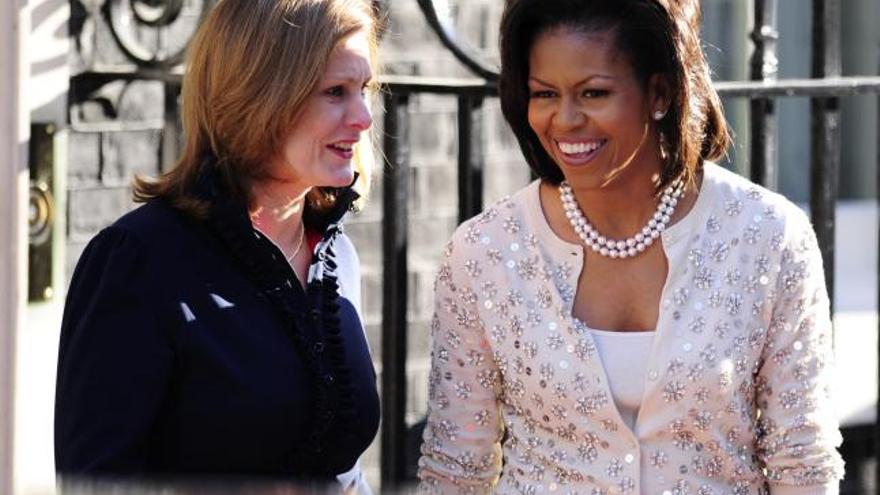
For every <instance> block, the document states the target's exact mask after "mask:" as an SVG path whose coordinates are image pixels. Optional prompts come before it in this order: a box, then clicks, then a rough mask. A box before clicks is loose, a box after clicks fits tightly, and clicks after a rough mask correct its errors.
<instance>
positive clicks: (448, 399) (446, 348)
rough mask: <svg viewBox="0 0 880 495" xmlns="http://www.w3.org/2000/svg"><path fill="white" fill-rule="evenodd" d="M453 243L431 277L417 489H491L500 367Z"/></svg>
mask: <svg viewBox="0 0 880 495" xmlns="http://www.w3.org/2000/svg"><path fill="white" fill-rule="evenodd" d="M460 247H461V246H456V245H455V243H454V241H453V243H451V244H450V245H449V246H448V247H447V251H446V259H445V261H444V263H443V264H442V265H441V267H440V271H439V273H438V275H437V279H436V282H435V306H434V316H433V319H432V322H431V336H432V340H433V344H432V351H431V371H430V376H429V383H428V419H427V425H426V427H425V432H424V438H423V443H422V449H421V450H422V457H421V459H419V471H418V475H419V479H420V485H419V491H421V492H431V493H459V492H460V493H491V492H492V489H493V487H494V486H495V483H496V482H497V480H498V477H499V474H500V472H501V443H500V442H501V436H502V432H503V428H502V422H501V411H500V407H499V404H500V402H499V397H500V394H501V389H500V374H499V371H498V369H497V367H496V366H495V362H494V360H493V356H492V352H491V349H490V345H489V342H488V340H487V339H486V332H485V328H484V327H483V322H482V320H481V319H480V316H479V313H478V311H477V306H476V299H477V298H476V294H475V293H474V291H473V289H472V288H471V287H472V285H473V284H472V281H473V278H472V276H471V275H473V274H474V273H475V271H474V270H471V269H466V263H471V265H470V266H471V267H473V264H472V263H474V261H473V260H467V259H465V256H466V255H467V254H466V253H464V252H462V250H461V249H460Z"/></svg>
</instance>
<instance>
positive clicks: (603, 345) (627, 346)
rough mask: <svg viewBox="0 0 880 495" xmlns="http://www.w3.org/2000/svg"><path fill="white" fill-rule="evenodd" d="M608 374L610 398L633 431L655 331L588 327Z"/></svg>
mask: <svg viewBox="0 0 880 495" xmlns="http://www.w3.org/2000/svg"><path fill="white" fill-rule="evenodd" d="M587 330H588V331H589V332H590V334H591V335H592V336H593V342H595V343H596V352H597V353H598V354H599V358H600V359H601V361H602V365H603V367H604V368H605V374H606V375H608V388H609V389H610V390H611V398H612V399H614V404H615V405H616V406H617V409H618V411H620V418H621V419H622V420H623V422H624V423H626V426H627V427H628V428H629V429H631V430H635V425H636V416H638V414H639V407H640V406H641V405H642V394H643V393H644V391H645V378H646V377H645V373H646V370H645V365H646V363H647V362H648V357H649V356H650V355H651V344H652V343H653V342H654V332H653V331H645V332H610V331H607V330H596V329H593V328H587Z"/></svg>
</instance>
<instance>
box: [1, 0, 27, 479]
mask: <svg viewBox="0 0 880 495" xmlns="http://www.w3.org/2000/svg"><path fill="white" fill-rule="evenodd" d="M27 33H28V18H27V8H26V4H25V2H24V1H23V0H18V1H4V2H0V493H12V491H13V476H12V460H13V452H14V449H13V440H14V439H13V433H12V432H13V421H14V418H13V404H12V402H13V401H12V398H13V393H14V387H13V383H14V370H15V343H16V333H17V331H18V327H19V322H20V321H21V319H22V315H23V313H24V299H25V297H24V294H26V290H27V286H26V281H25V278H24V273H25V270H24V267H26V266H27V265H26V254H27V245H26V239H27V238H26V234H25V222H24V198H25V197H26V196H25V192H26V191H27V189H26V185H27V166H26V161H27V147H26V146H27V139H28V129H29V128H28V117H27V113H26V111H25V108H24V107H25V105H24V104H22V103H21V102H22V89H23V87H24V85H23V81H24V78H25V77H26V75H27V67H26V65H25V62H26V61H27V57H26V56H25V54H26V51H25V49H26V45H25V39H26V36H27Z"/></svg>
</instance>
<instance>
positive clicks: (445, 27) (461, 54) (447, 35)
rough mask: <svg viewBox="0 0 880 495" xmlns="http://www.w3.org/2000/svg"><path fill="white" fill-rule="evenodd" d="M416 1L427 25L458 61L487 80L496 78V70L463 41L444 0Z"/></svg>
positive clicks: (495, 79)
mask: <svg viewBox="0 0 880 495" xmlns="http://www.w3.org/2000/svg"><path fill="white" fill-rule="evenodd" d="M418 2H419V7H420V8H421V9H422V12H423V13H424V14H425V19H426V20H427V21H428V25H429V26H431V29H433V30H434V32H436V33H437V35H438V36H439V37H440V41H441V42H442V43H443V46H445V47H446V48H448V49H449V51H451V52H452V54H453V55H455V58H457V59H458V61H459V62H461V63H462V64H464V66H465V67H467V68H468V69H470V70H471V71H472V72H474V73H475V74H477V75H478V76H480V77H482V78H483V79H486V80H487V81H497V80H498V71H497V70H495V69H493V68H491V67H490V66H489V65H488V64H487V63H486V62H485V61H483V60H481V57H480V55H479V54H478V52H477V51H476V50H475V49H474V48H473V47H471V46H470V45H469V44H468V43H467V42H466V41H464V39H463V37H462V36H461V35H460V34H459V33H458V31H457V30H456V29H455V23H454V22H453V19H451V17H450V16H449V9H448V8H446V7H445V5H446V4H447V2H446V1H445V0H441V1H437V0H418ZM437 4H440V7H441V8H438V5H437Z"/></svg>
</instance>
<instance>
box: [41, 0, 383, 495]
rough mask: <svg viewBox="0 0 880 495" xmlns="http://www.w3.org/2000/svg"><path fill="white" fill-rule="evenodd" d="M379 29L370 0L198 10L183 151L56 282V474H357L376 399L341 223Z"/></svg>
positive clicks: (231, 2)
mask: <svg viewBox="0 0 880 495" xmlns="http://www.w3.org/2000/svg"><path fill="white" fill-rule="evenodd" d="M378 29H379V26H378V20H377V17H376V13H375V12H374V10H373V7H372V5H371V4H370V2H369V1H368V0H221V1H219V2H218V3H217V5H216V6H215V7H214V8H213V9H212V11H211V12H210V13H209V14H208V16H207V17H206V19H205V21H204V23H203V24H202V25H201V27H200V28H199V31H198V33H197V34H196V36H195V38H194V40H193V42H192V46H191V47H190V52H189V58H188V63H187V69H186V74H185V76H184V80H183V94H182V99H183V101H182V108H183V110H182V112H183V127H184V134H185V139H186V145H185V149H184V152H183V155H182V157H181V158H180V161H179V162H178V163H177V165H176V166H175V167H174V168H173V169H172V170H171V171H170V172H168V173H167V174H165V175H164V176H162V177H161V178H159V179H156V180H147V179H138V180H137V181H136V184H135V199H136V200H138V201H140V202H143V203H145V204H144V205H143V206H141V207H139V208H137V209H136V210H134V211H133V212H131V213H129V214H127V215H125V216H123V217H122V218H120V219H119V220H118V221H117V222H115V223H114V224H113V225H112V226H110V227H108V228H106V229H104V230H103V231H102V232H101V233H99V234H98V235H97V236H96V237H95V238H94V239H93V240H92V241H91V242H90V243H89V245H88V247H87V248H86V250H85V251H84V253H83V254H82V257H81V258H80V260H79V263H78V265H77V268H76V271H75V273H74V276H73V279H72V281H71V284H70V290H69V293H68V299H67V303H66V307H65V313H64V321H63V324H62V329H61V346H60V355H59V361H58V382H57V390H56V416H55V433H56V435H55V442H56V443H55V456H56V468H57V470H58V471H59V473H60V474H61V475H64V476H73V477H79V476H86V477H93V476H113V477H119V476H123V477H127V476H133V477H137V478H152V477H170V478H177V477H187V478H191V477H198V478H200V479H212V478H214V477H218V476H223V477H228V476H240V477H245V478H257V479H268V480H281V481H294V482H299V483H308V484H315V483H317V484H324V483H327V484H329V485H328V486H330V487H331V488H332V487H334V486H337V483H336V480H335V478H336V477H337V476H340V475H341V476H340V480H339V481H341V482H342V484H343V486H342V487H343V488H348V487H351V486H354V485H355V484H357V483H358V482H359V481H361V480H359V479H358V477H359V471H358V470H357V468H356V463H357V460H358V457H359V456H360V454H361V453H362V452H363V451H364V450H365V449H366V448H367V447H368V446H369V445H370V443H371V442H372V440H373V437H374V435H375V433H376V430H377V428H378V421H379V401H378V395H377V392H376V383H375V378H376V377H375V372H374V369H373V366H372V362H371V359H370V356H369V350H368V346H367V342H366V339H365V335H364V329H363V324H362V321H361V318H360V310H359V294H360V290H359V283H360V272H359V268H358V258H357V255H356V253H355V251H354V247H353V245H352V244H351V241H350V240H349V239H348V238H347V237H346V236H345V235H344V234H343V232H342V223H341V222H342V219H343V217H344V216H345V214H346V212H348V211H349V210H350V209H352V208H353V205H354V203H355V201H356V200H357V199H358V196H359V193H360V194H363V193H365V192H366V190H367V188H368V186H369V177H370V170H369V165H370V157H371V154H370V141H369V139H368V132H367V131H368V129H369V128H370V125H371V123H372V118H371V115H370V98H369V96H370V94H371V93H372V90H373V86H374V83H373V68H374V67H375V55H376V43H377V31H378ZM337 487H338V486H337Z"/></svg>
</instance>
